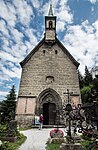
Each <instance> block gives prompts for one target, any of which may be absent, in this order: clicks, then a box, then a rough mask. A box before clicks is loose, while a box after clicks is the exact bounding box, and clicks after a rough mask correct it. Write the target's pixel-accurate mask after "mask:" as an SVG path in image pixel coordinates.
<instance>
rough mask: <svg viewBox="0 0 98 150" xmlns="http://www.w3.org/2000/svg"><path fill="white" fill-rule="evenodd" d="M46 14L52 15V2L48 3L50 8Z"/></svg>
mask: <svg viewBox="0 0 98 150" xmlns="http://www.w3.org/2000/svg"><path fill="white" fill-rule="evenodd" d="M48 16H53V11H52V4H50V9H49V13H48Z"/></svg>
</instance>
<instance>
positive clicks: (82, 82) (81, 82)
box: [78, 70, 84, 89]
mask: <svg viewBox="0 0 98 150" xmlns="http://www.w3.org/2000/svg"><path fill="white" fill-rule="evenodd" d="M78 77H79V85H80V89H81V88H83V86H84V77H83V76H82V74H81V72H80V71H79V70H78Z"/></svg>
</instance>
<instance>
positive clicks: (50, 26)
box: [49, 21, 53, 29]
mask: <svg viewBox="0 0 98 150" xmlns="http://www.w3.org/2000/svg"><path fill="white" fill-rule="evenodd" d="M52 27H53V23H52V21H49V29H52Z"/></svg>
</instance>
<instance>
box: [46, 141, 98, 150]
mask: <svg viewBox="0 0 98 150" xmlns="http://www.w3.org/2000/svg"><path fill="white" fill-rule="evenodd" d="M89 143H90V141H87V140H85V141H83V142H80V144H81V145H82V146H83V147H84V150H87V148H86V146H87V145H88V144H89ZM60 145H61V144H58V143H55V144H54V143H47V146H46V150H60ZM92 150H98V148H93V149H92Z"/></svg>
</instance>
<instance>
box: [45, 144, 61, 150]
mask: <svg viewBox="0 0 98 150" xmlns="http://www.w3.org/2000/svg"><path fill="white" fill-rule="evenodd" d="M60 145H61V144H53V143H51V144H47V146H46V150H60Z"/></svg>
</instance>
